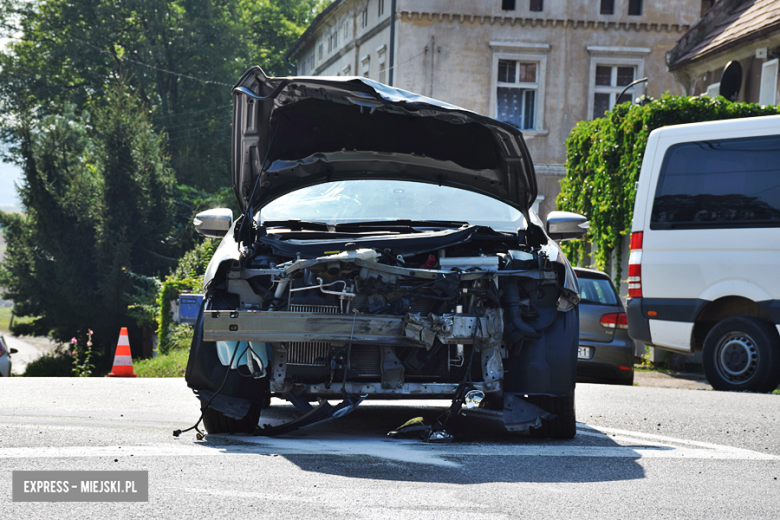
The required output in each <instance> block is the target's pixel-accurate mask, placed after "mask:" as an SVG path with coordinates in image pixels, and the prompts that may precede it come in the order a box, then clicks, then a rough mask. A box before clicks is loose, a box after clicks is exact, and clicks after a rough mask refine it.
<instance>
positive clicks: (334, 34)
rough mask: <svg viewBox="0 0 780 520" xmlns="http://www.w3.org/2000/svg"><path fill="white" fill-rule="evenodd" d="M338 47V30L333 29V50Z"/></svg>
mask: <svg viewBox="0 0 780 520" xmlns="http://www.w3.org/2000/svg"><path fill="white" fill-rule="evenodd" d="M338 48H339V30H338V29H336V30H335V31H333V50H334V51H335V50H336V49H338Z"/></svg>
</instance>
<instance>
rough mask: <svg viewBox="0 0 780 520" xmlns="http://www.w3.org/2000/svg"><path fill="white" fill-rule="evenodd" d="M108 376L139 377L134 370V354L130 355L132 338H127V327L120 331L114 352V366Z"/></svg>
mask: <svg viewBox="0 0 780 520" xmlns="http://www.w3.org/2000/svg"><path fill="white" fill-rule="evenodd" d="M108 377H138V375H137V374H136V373H135V372H133V356H132V355H130V340H129V339H128V338H127V327H122V330H120V331H119V341H118V342H117V344H116V354H114V367H113V368H112V369H111V373H110V374H108Z"/></svg>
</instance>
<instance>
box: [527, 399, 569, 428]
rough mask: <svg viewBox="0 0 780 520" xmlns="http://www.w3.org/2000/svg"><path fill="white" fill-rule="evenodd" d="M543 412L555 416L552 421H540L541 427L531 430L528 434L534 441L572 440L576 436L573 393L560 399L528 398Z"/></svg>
mask: <svg viewBox="0 0 780 520" xmlns="http://www.w3.org/2000/svg"><path fill="white" fill-rule="evenodd" d="M528 401H529V402H530V403H531V404H535V405H536V406H538V407H539V408H541V409H542V410H544V411H545V412H550V413H552V414H555V418H554V419H542V426H540V427H539V428H531V429H530V430H529V432H528V433H529V434H530V435H531V437H532V438H534V439H573V438H574V436H575V435H576V434H577V418H576V412H575V409H574V392H572V393H571V394H570V395H564V396H561V397H550V396H548V395H532V396H529V397H528Z"/></svg>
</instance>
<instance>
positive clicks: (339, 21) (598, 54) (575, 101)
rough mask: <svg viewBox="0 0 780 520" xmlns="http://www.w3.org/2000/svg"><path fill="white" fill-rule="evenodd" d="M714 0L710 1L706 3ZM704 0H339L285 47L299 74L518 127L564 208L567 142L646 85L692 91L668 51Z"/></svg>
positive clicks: (543, 201)
mask: <svg viewBox="0 0 780 520" xmlns="http://www.w3.org/2000/svg"><path fill="white" fill-rule="evenodd" d="M705 1H706V0H705ZM701 11H702V2H701V0H661V1H656V2H652V3H651V2H643V1H642V0H546V1H545V0H479V1H474V0H335V1H334V2H333V3H332V4H331V5H330V6H329V7H328V8H327V9H326V10H325V11H323V13H321V14H320V16H318V17H317V18H316V19H315V20H314V22H313V23H312V25H311V26H310V27H309V28H308V29H307V31H306V32H305V33H304V34H303V35H302V36H301V38H300V39H299V40H298V41H297V42H296V43H295V44H294V45H293V47H292V48H291V49H290V51H289V52H288V58H289V59H290V61H291V62H293V63H294V64H295V65H296V66H297V74H298V75H315V76H323V75H330V76H338V75H347V76H364V77H368V78H371V79H374V80H378V81H380V82H383V83H387V84H389V85H392V86H395V87H398V88H402V89H406V90H410V91H413V92H417V93H420V94H423V95H426V96H430V97H434V98H436V99H440V100H442V101H446V102H449V103H452V104H454V105H458V106H461V107H464V108H467V109H470V110H473V111H475V112H478V113H481V114H485V115H488V116H491V117H494V118H496V119H499V120H502V121H507V122H509V123H511V124H514V125H516V126H517V127H519V128H520V129H521V130H522V131H523V134H524V136H525V138H526V141H527V143H528V147H529V149H530V152H531V155H532V157H533V160H534V164H535V167H536V172H537V178H538V181H539V198H538V199H537V208H538V212H539V213H540V215H541V216H542V217H543V218H544V217H545V216H546V214H547V213H548V212H549V211H551V210H554V209H555V198H556V196H557V195H558V193H559V191H560V188H559V181H560V179H561V178H562V177H563V176H564V174H565V167H564V162H565V159H566V150H565V140H566V138H567V137H568V135H569V132H570V131H571V129H572V128H573V126H574V125H575V124H576V123H577V122H578V121H581V120H585V119H591V118H593V117H600V116H602V115H603V114H604V112H605V111H607V110H609V109H611V108H612V107H613V106H614V105H615V103H616V102H618V101H620V102H623V101H625V100H629V99H631V98H632V97H633V96H636V95H639V94H641V93H642V92H643V88H644V87H643V86H641V85H639V86H636V87H633V88H632V89H631V90H630V91H629V92H628V93H627V94H626V95H624V97H623V98H621V99H618V96H619V95H620V93H621V91H622V90H623V89H624V88H625V87H626V86H627V85H629V84H630V83H632V82H633V81H634V80H636V79H640V78H644V77H647V78H648V82H647V87H646V88H647V94H648V95H649V96H652V97H658V96H660V95H661V94H663V93H664V92H666V91H669V92H670V93H673V94H682V93H683V89H682V87H681V85H680V84H679V83H677V82H676V81H675V80H674V78H673V77H672V75H671V74H670V73H669V72H668V70H667V64H666V53H667V52H668V51H669V50H670V49H672V47H673V46H674V45H675V43H676V42H677V40H679V39H680V38H681V37H682V36H683V35H684V34H685V33H686V31H688V29H689V28H690V27H691V26H692V25H693V24H695V23H696V22H697V21H698V20H699V18H700V16H701Z"/></svg>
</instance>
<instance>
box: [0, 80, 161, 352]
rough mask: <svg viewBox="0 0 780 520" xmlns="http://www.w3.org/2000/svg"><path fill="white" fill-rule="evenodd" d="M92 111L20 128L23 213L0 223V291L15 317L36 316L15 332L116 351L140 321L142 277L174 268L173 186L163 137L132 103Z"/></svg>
mask: <svg viewBox="0 0 780 520" xmlns="http://www.w3.org/2000/svg"><path fill="white" fill-rule="evenodd" d="M92 109H93V110H92V112H91V114H92V116H90V114H89V113H82V114H80V115H78V114H76V113H75V111H74V110H73V107H72V105H69V106H68V107H67V108H66V109H65V110H64V114H63V115H50V116H46V117H44V118H43V119H42V120H41V122H40V123H38V124H35V123H34V122H33V121H34V120H33V118H32V117H25V118H24V119H23V120H22V121H21V123H20V126H19V140H18V142H19V143H20V144H19V153H20V155H21V157H22V159H23V161H24V162H23V164H24V181H23V183H22V186H21V195H22V206H23V209H24V214H22V215H4V216H3V217H2V220H3V224H5V226H6V230H5V236H6V241H7V249H6V257H5V259H4V261H3V264H2V266H1V267H0V287H4V288H5V291H6V293H5V295H4V297H6V298H8V299H11V300H13V301H14V312H15V314H17V315H19V316H33V317H36V319H35V320H34V321H32V322H31V323H28V324H20V325H18V326H14V329H13V332H14V333H17V334H33V335H46V334H49V333H51V335H52V337H54V338H55V339H57V340H59V341H62V342H66V341H67V340H69V339H70V338H71V337H73V336H77V335H84V334H85V332H86V331H87V330H89V329H94V330H95V337H94V339H95V342H96V344H100V345H103V346H104V347H105V348H106V349H109V348H110V347H111V346H112V345H113V346H115V341H116V334H117V331H118V330H119V328H120V326H127V325H128V324H129V323H131V322H132V321H133V320H131V319H130V315H129V313H128V306H129V305H130V304H131V303H132V301H133V298H134V293H136V292H137V291H138V290H140V289H143V287H141V288H140V289H139V283H138V277H139V276H147V277H148V276H159V275H161V274H163V273H165V272H167V271H168V270H169V269H170V268H171V267H172V266H173V265H175V260H173V259H172V258H171V257H170V256H169V254H170V253H169V248H170V247H171V246H170V245H169V244H168V242H169V241H170V239H171V233H170V232H171V230H172V216H173V182H174V181H173V173H172V171H171V169H170V168H169V166H168V157H167V155H166V153H165V151H164V147H163V145H164V139H163V137H162V136H160V135H159V134H157V133H156V132H155V131H154V129H153V127H152V125H151V123H150V122H149V121H148V117H147V115H146V113H145V111H144V110H142V109H141V108H140V106H139V104H138V101H137V99H136V98H135V97H134V96H132V95H130V94H128V93H127V92H125V90H124V89H122V88H121V87H116V88H114V89H112V90H109V91H107V95H106V96H105V97H104V99H103V100H102V101H101V102H100V103H94V104H92Z"/></svg>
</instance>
